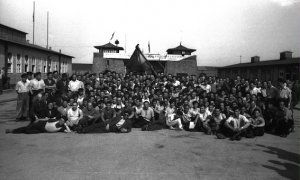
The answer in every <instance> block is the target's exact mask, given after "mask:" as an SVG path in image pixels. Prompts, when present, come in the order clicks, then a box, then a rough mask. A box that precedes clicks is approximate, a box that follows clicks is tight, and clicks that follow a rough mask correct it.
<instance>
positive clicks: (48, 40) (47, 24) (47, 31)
mask: <svg viewBox="0 0 300 180" xmlns="http://www.w3.org/2000/svg"><path fill="white" fill-rule="evenodd" d="M48 47H49V11H47V49H48Z"/></svg>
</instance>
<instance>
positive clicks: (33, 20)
mask: <svg viewBox="0 0 300 180" xmlns="http://www.w3.org/2000/svg"><path fill="white" fill-rule="evenodd" d="M32 22H33V25H32V26H33V27H32V28H33V32H32V43H33V44H34V24H35V1H33V15H32Z"/></svg>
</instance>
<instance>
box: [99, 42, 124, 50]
mask: <svg viewBox="0 0 300 180" xmlns="http://www.w3.org/2000/svg"><path fill="white" fill-rule="evenodd" d="M94 48H96V49H113V50H124V48H122V47H119V46H116V45H113V44H112V43H110V42H109V43H107V44H104V45H102V46H94Z"/></svg>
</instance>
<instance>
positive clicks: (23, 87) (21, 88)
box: [16, 81, 30, 93]
mask: <svg viewBox="0 0 300 180" xmlns="http://www.w3.org/2000/svg"><path fill="white" fill-rule="evenodd" d="M29 84H30V83H29V82H28V81H26V82H25V83H24V82H23V81H18V82H17V84H16V91H18V93H25V92H29Z"/></svg>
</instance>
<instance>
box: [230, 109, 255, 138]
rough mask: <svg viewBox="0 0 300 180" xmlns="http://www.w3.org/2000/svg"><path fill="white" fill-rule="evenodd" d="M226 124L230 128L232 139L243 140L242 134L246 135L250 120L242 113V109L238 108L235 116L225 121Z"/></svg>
mask: <svg viewBox="0 0 300 180" xmlns="http://www.w3.org/2000/svg"><path fill="white" fill-rule="evenodd" d="M225 126H226V127H227V129H228V133H229V134H228V136H229V137H230V140H232V141H233V140H238V141H239V140H241V139H242V136H246V133H247V128H248V127H249V126H250V121H249V120H248V119H247V118H246V117H245V116H243V115H241V114H240V110H239V109H238V108H236V109H235V110H234V114H233V116H230V117H229V118H228V119H227V120H226V121H225Z"/></svg>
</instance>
